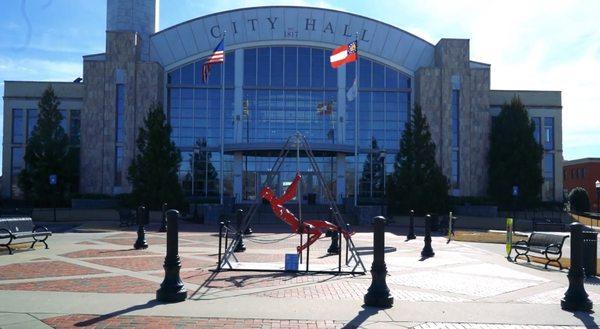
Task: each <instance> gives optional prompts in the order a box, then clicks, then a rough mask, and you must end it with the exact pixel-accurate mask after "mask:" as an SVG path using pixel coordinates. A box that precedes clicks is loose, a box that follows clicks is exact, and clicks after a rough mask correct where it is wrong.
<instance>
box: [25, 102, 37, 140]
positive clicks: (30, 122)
mask: <svg viewBox="0 0 600 329" xmlns="http://www.w3.org/2000/svg"><path fill="white" fill-rule="evenodd" d="M37 120H38V110H37V109H28V110H27V139H29V138H31V133H32V132H33V128H34V127H35V125H36V124H37Z"/></svg>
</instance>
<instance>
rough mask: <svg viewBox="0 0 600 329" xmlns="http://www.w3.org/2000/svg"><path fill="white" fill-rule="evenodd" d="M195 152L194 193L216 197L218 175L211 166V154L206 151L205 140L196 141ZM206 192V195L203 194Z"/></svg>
mask: <svg viewBox="0 0 600 329" xmlns="http://www.w3.org/2000/svg"><path fill="white" fill-rule="evenodd" d="M196 147H197V148H198V150H197V151H195V152H194V164H193V166H192V168H194V169H193V171H194V179H195V181H196V183H195V186H196V191H202V192H200V193H199V194H200V195H204V196H208V195H211V194H213V195H218V193H216V192H217V191H218V190H217V184H218V182H219V175H218V173H217V169H216V168H215V166H214V165H213V164H212V161H211V159H212V152H210V151H207V150H206V138H200V139H198V140H197V141H196ZM204 191H206V195H205V193H204Z"/></svg>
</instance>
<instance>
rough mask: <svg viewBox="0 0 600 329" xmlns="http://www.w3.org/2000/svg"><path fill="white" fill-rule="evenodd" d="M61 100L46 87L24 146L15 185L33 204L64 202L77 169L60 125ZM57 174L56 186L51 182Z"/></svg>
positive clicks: (66, 200)
mask: <svg viewBox="0 0 600 329" xmlns="http://www.w3.org/2000/svg"><path fill="white" fill-rule="evenodd" d="M59 105H60V101H59V100H58V98H57V97H56V95H55V94H54V90H53V89H52V87H51V86H48V88H46V90H45V91H44V93H43V94H42V98H41V100H40V101H39V103H38V109H39V114H38V121H37V123H36V125H35V126H34V128H33V131H32V132H31V136H29V139H28V140H27V145H26V147H25V155H24V161H25V169H23V170H22V171H21V173H20V174H19V180H18V185H19V188H20V189H21V190H22V191H23V194H24V195H25V198H26V199H27V200H29V201H30V202H32V203H33V204H34V205H36V206H42V207H44V206H46V207H47V206H54V205H65V204H67V203H68V201H69V199H70V189H71V186H72V184H73V180H74V177H75V175H74V173H75V172H76V168H75V163H76V159H75V156H76V154H75V153H74V152H73V151H72V150H71V148H70V147H69V137H68V136H67V134H66V133H65V130H64V129H63V128H62V126H61V125H60V122H61V120H62V119H63V117H62V115H61V114H60V111H59V110H58V106H59ZM50 175H56V178H57V179H56V185H50Z"/></svg>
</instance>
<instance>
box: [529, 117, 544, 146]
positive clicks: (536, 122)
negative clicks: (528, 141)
mask: <svg viewBox="0 0 600 329" xmlns="http://www.w3.org/2000/svg"><path fill="white" fill-rule="evenodd" d="M531 122H532V123H533V127H534V130H533V138H535V141H536V142H537V143H538V144H540V140H541V133H542V118H540V117H533V118H531Z"/></svg>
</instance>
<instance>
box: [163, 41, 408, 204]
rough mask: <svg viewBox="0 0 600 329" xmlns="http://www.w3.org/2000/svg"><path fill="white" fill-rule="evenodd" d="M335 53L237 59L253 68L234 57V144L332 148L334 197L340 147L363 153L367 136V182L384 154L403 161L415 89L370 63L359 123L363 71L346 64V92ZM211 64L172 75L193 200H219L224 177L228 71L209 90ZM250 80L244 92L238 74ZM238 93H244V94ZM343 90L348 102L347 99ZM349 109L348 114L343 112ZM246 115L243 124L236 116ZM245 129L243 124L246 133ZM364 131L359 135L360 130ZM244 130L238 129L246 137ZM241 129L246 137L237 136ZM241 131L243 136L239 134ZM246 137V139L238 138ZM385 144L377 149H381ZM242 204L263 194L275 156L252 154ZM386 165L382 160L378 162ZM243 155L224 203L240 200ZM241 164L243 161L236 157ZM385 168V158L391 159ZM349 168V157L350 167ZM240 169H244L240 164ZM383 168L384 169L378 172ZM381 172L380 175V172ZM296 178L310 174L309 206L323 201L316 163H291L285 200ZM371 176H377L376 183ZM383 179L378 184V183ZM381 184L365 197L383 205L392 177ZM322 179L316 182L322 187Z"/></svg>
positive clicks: (329, 174)
mask: <svg viewBox="0 0 600 329" xmlns="http://www.w3.org/2000/svg"><path fill="white" fill-rule="evenodd" d="M330 52H331V50H330V49H323V48H317V47H294V46H274V47H258V48H246V49H242V50H240V51H238V52H237V54H240V55H243V60H238V63H242V64H243V67H235V56H236V53H234V52H228V53H226V56H225V126H224V128H223V129H224V141H225V145H227V144H230V143H238V144H239V143H242V144H244V143H245V144H250V145H265V144H271V145H272V144H275V143H283V142H284V141H285V139H286V138H288V137H289V136H290V135H293V134H294V133H296V132H297V131H299V132H301V133H302V134H303V135H304V136H306V138H307V139H308V141H309V142H310V143H311V144H316V143H318V144H325V145H327V144H331V151H330V152H329V153H327V154H325V155H323V156H319V157H318V158H317V162H318V163H319V169H320V171H321V172H322V173H323V177H324V179H325V180H326V184H328V185H330V187H331V189H332V191H333V192H334V193H333V194H334V195H338V192H337V191H336V183H335V182H336V176H337V166H338V159H337V151H336V145H344V146H346V150H347V149H348V148H347V146H353V145H354V143H355V140H356V138H355V133H356V131H358V132H360V136H359V146H360V152H359V153H360V155H359V157H358V161H359V162H360V164H359V173H358V174H359V177H362V176H364V173H363V169H365V168H363V167H364V164H365V163H370V164H369V165H368V166H367V167H366V170H367V171H368V172H369V173H371V172H372V171H373V170H375V171H377V170H379V169H378V168H379V167H381V165H380V162H379V161H380V153H381V151H380V150H386V153H387V154H395V153H396V152H397V149H398V148H399V140H400V136H401V134H402V130H403V129H404V125H405V123H406V120H407V118H408V113H409V108H410V93H411V81H410V78H409V77H407V76H405V75H403V74H402V73H400V72H399V71H397V70H395V69H393V68H391V67H388V66H385V65H383V64H380V63H377V62H375V61H372V60H369V59H366V58H361V60H360V64H359V68H360V79H359V80H360V86H359V96H358V102H359V104H358V105H359V106H360V109H359V114H360V115H359V120H358V122H357V121H356V120H355V111H356V110H355V108H356V103H355V102H356V101H357V99H353V100H347V99H346V97H345V94H346V92H345V90H347V89H349V88H350V86H351V85H352V83H353V81H354V71H355V66H354V64H350V65H346V76H345V77H342V79H341V81H345V85H342V86H339V85H338V81H339V79H338V75H339V74H340V71H338V70H335V69H333V68H332V67H331V66H330V63H329V54H330ZM203 62H204V59H202V60H199V61H196V62H192V63H187V64H184V65H182V66H180V67H178V68H175V69H174V70H171V71H169V72H168V75H167V92H168V107H167V108H168V117H169V122H170V123H171V126H172V128H173V133H172V139H173V141H174V142H175V144H176V145H177V146H178V147H179V148H180V150H181V151H182V155H183V162H182V166H181V168H180V180H181V184H182V186H183V187H184V190H185V191H186V193H188V194H191V195H199V196H207V197H212V196H218V195H219V193H220V191H219V183H220V179H221V177H220V176H221V173H220V161H221V159H220V109H221V81H222V80H221V79H222V78H221V67H220V65H215V66H213V67H212V69H211V72H210V76H209V81H208V83H206V84H204V83H202V80H201V71H202V64H203ZM236 70H239V71H240V72H238V74H240V73H241V74H240V75H241V80H240V81H239V82H240V84H241V86H238V87H234V76H235V71H236ZM236 88H238V89H236ZM339 89H342V90H344V93H343V95H344V97H343V98H342V97H338V95H339V94H340V93H339V92H338V90H339ZM234 94H237V95H240V94H241V98H242V99H241V104H242V105H240V107H242V108H243V110H242V109H234ZM340 102H344V103H345V104H344V105H345V109H340V106H339V103H340ZM234 113H240V114H241V115H234ZM236 122H237V125H236ZM356 126H358V130H356V129H357V128H356ZM236 127H237V128H236ZM236 129H239V130H236ZM236 131H237V132H236ZM236 136H237V137H236ZM373 140H376V145H377V147H376V148H373V144H372V141H373ZM242 153H243V154H242V156H241V160H236V161H241V168H242V170H241V171H242V172H241V174H242V175H241V179H242V184H241V185H242V188H241V191H237V192H235V193H236V194H237V193H240V194H241V195H235V196H236V197H239V199H238V201H239V200H254V199H255V198H256V195H257V186H260V185H261V184H262V182H264V179H266V173H268V171H269V170H270V169H271V166H272V165H273V163H274V161H275V158H274V157H273V156H274V154H268V153H264V152H263V153H260V152H255V151H253V150H249V151H244V152H242ZM375 156H376V157H377V161H368V159H372V158H374V157H375ZM233 158H234V157H233V154H225V158H224V160H225V161H224V167H225V169H224V175H223V178H224V191H223V192H224V195H229V196H234V195H233V193H234V192H233V179H232V177H233V170H232V168H233V167H234V163H233ZM236 159H240V158H236ZM345 159H346V160H345V161H346V163H348V162H350V163H351V164H350V165H345V167H346V187H345V191H340V192H339V193H342V192H344V196H348V195H352V194H354V183H353V182H351V183H350V181H353V180H354V179H355V178H354V156H353V155H346V158H345ZM381 159H382V160H383V158H381ZM384 160H385V164H386V169H387V171H388V172H391V170H392V162H393V161H394V156H388V157H385V159H384ZM342 161H343V158H342ZM238 165H240V164H238ZM373 166H375V167H373ZM376 166H379V167H376ZM296 170H299V171H300V172H302V173H303V175H304V178H305V179H304V180H303V184H304V185H306V186H304V187H305V189H304V192H305V193H303V194H304V198H307V197H308V194H312V193H314V194H316V195H317V199H318V198H320V197H321V196H322V193H321V192H320V188H321V187H320V185H319V183H318V181H316V179H317V178H316V175H315V174H314V173H313V172H312V168H311V166H310V165H309V162H308V159H306V158H301V159H300V161H299V163H298V164H296V161H295V160H288V161H286V162H285V164H284V167H283V168H282V169H281V173H280V174H279V175H278V176H277V177H276V178H275V181H274V182H276V183H274V184H275V185H276V186H273V188H274V189H276V191H277V192H278V193H279V192H282V191H283V190H284V189H285V187H286V186H287V185H288V184H289V183H290V182H291V181H292V179H293V177H294V174H295V172H296ZM367 176H368V175H367ZM372 177H375V176H372ZM377 177H381V179H380V182H376V183H374V184H371V183H369V184H361V186H362V187H361V188H360V193H361V194H362V195H365V196H381V195H382V192H383V185H384V182H382V181H383V180H384V175H382V174H379V176H377ZM313 180H314V181H313Z"/></svg>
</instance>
